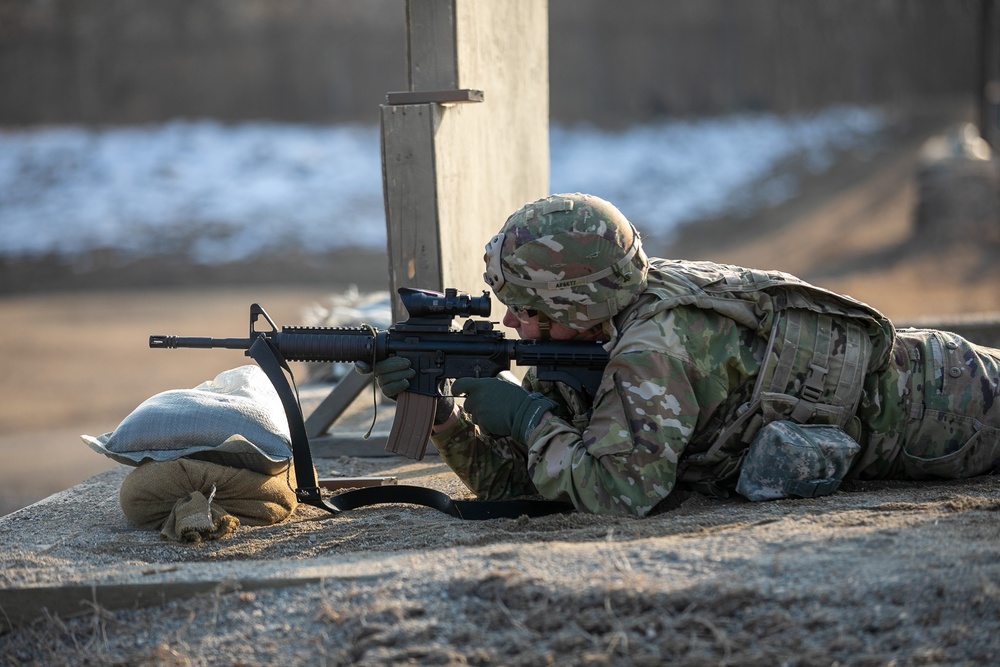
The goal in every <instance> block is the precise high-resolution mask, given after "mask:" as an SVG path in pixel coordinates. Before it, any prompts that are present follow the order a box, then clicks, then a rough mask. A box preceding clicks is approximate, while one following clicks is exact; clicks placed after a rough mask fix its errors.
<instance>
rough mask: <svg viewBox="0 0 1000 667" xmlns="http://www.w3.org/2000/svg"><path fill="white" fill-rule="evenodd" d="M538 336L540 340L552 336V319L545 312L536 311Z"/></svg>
mask: <svg viewBox="0 0 1000 667" xmlns="http://www.w3.org/2000/svg"><path fill="white" fill-rule="evenodd" d="M538 337H539V338H540V339H541V340H548V339H550V338H551V337H552V320H551V319H549V316H548V315H546V314H545V313H543V312H541V311H539V313H538Z"/></svg>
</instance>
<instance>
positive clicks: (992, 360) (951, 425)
mask: <svg viewBox="0 0 1000 667" xmlns="http://www.w3.org/2000/svg"><path fill="white" fill-rule="evenodd" d="M892 364H893V367H894V368H893V370H894V371H895V374H896V388H897V389H898V390H899V391H900V394H901V395H900V396H899V398H900V399H902V400H901V403H900V404H899V405H900V407H901V413H902V414H901V415H899V416H900V417H901V419H900V424H899V429H898V431H897V432H898V437H899V442H898V445H899V446H898V448H894V449H895V450H896V453H897V455H898V458H897V459H896V461H894V465H892V468H893V469H894V473H895V474H893V475H892V476H893V477H898V478H903V479H930V478H934V477H945V478H958V477H973V476H975V475H981V474H984V473H987V472H989V471H991V470H993V469H994V468H997V467H998V466H1000V350H997V349H993V348H988V347H982V346H980V345H975V344H974V343H971V342H969V341H967V340H965V339H964V338H962V337H961V336H958V335H957V334H953V333H949V332H945V331H936V330H930V329H903V330H900V331H898V332H897V338H896V349H894V354H893V360H892Z"/></svg>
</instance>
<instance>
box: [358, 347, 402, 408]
mask: <svg viewBox="0 0 1000 667" xmlns="http://www.w3.org/2000/svg"><path fill="white" fill-rule="evenodd" d="M354 370H356V371H357V372H358V373H361V374H362V375H368V374H370V373H374V374H375V382H376V383H377V384H378V388H379V389H381V390H382V394H383V395H385V397H386V398H390V399H392V400H396V397H397V396H399V394H401V393H402V392H404V391H406V390H407V389H409V388H410V380H412V379H413V378H415V377H416V376H417V372H416V371H415V370H413V365H412V364H411V363H410V360H409V359H407V358H405V357H386V358H385V359H382V360H381V361H377V362H375V367H374V368H372V365H371V364H369V363H368V362H366V361H358V362H355V364H354Z"/></svg>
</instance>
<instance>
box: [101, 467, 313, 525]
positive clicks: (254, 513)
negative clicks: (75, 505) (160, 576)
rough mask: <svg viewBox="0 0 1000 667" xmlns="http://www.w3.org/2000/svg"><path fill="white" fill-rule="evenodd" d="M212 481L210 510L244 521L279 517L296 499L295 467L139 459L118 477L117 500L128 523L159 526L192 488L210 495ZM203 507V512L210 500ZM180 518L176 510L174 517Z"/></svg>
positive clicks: (270, 520) (251, 522)
mask: <svg viewBox="0 0 1000 667" xmlns="http://www.w3.org/2000/svg"><path fill="white" fill-rule="evenodd" d="M213 485H214V486H215V495H214V497H213V498H212V500H211V505H210V507H211V509H212V510H213V517H214V510H215V509H221V510H222V511H223V512H224V513H225V514H228V515H231V516H233V517H235V518H236V519H238V520H239V522H240V523H243V524H246V525H248V526H266V525H270V524H274V523H278V522H279V521H283V520H284V519H286V518H288V516H289V515H290V514H291V513H292V511H293V510H294V509H295V507H296V506H297V504H298V501H297V499H296V497H295V491H294V488H295V486H296V483H295V473H294V469H292V468H291V467H289V468H288V469H287V470H286V471H284V472H281V473H279V474H277V475H265V474H262V473H258V472H254V471H252V470H244V469H241V468H231V467H229V466H223V465H219V464H217V463H210V462H208V461H197V460H194V459H176V460H174V461H150V462H147V463H143V464H142V465H140V466H139V467H137V468H136V469H135V470H133V471H132V472H131V473H129V474H128V476H126V477H125V479H124V480H122V486H121V489H120V491H119V493H118V500H119V502H120V503H121V507H122V511H123V512H125V516H126V518H127V519H128V520H129V521H130V522H131V523H133V524H134V525H136V526H139V527H141V528H149V529H153V530H158V529H160V528H162V527H163V526H164V524H165V522H166V521H167V519H168V517H170V516H171V513H172V512H173V511H174V509H175V506H177V505H180V506H182V507H183V505H184V503H183V502H182V501H185V500H188V499H189V497H190V496H191V494H192V493H195V492H197V493H198V494H201V495H202V496H203V497H204V498H205V499H208V498H209V497H210V496H211V494H212V486H213ZM194 500H196V499H194ZM205 509H206V516H207V509H208V503H205ZM192 512H193V510H191V511H189V512H188V514H189V515H192V514H191V513H192ZM182 519H183V517H181V516H177V515H176V514H175V516H174V517H173V519H172V520H173V521H175V522H176V521H178V520H182ZM181 523H183V521H181ZM215 523H217V521H213V522H212V526H213V528H212V529H214V524H215ZM209 532H211V530H209ZM203 537H205V536H203ZM173 539H176V538H173Z"/></svg>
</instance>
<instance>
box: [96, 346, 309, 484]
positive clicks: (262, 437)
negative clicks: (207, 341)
mask: <svg viewBox="0 0 1000 667" xmlns="http://www.w3.org/2000/svg"><path fill="white" fill-rule="evenodd" d="M81 438H82V439H83V441H84V442H85V443H87V445H88V446H89V447H90V448H91V449H93V450H94V451H96V452H98V453H100V454H104V455H105V456H107V457H109V458H111V459H114V460H115V461H117V462H118V463H124V464H125V465H131V466H135V465H139V464H141V463H145V462H149V461H169V460H173V459H177V458H180V457H189V458H192V457H194V458H199V459H202V460H206V461H211V462H213V463H220V464H223V465H228V466H232V467H234V468H244V469H247V470H253V471H256V472H259V473H264V474H269V475H271V474H276V473H278V472H280V471H282V470H284V469H285V468H287V467H288V462H289V461H290V460H291V458H292V446H291V436H290V435H289V430H288V419H287V417H286V416H285V410H284V407H283V406H282V404H281V399H280V398H279V397H278V393H277V392H276V391H275V389H274V387H273V386H271V382H270V381H269V380H268V379H267V376H266V375H265V374H264V372H263V371H262V370H261V369H260V368H258V367H257V366H253V365H246V366H240V367H239V368H234V369H231V370H227V371H223V372H222V373H220V374H219V375H218V376H216V378H215V379H214V380H209V381H207V382H203V383H202V384H200V385H198V386H197V387H194V388H193V389H173V390H170V391H165V392H162V393H159V394H157V395H155V396H153V397H151V398H148V399H146V400H145V401H143V402H142V403H141V404H140V405H139V406H138V407H137V408H136V409H135V410H133V411H132V413H131V414H130V415H128V416H127V417H126V418H125V419H124V420H122V422H121V424H119V425H118V427H117V428H116V429H115V430H114V431H112V432H111V433H105V434H104V435H102V436H99V437H97V438H95V437H92V436H89V435H83V436H81Z"/></svg>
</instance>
